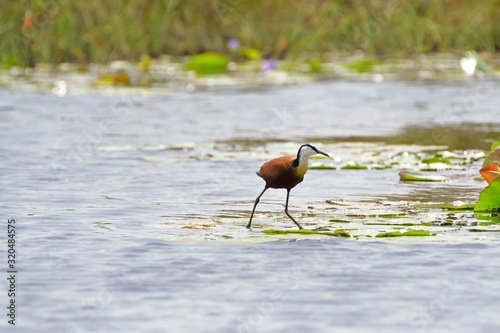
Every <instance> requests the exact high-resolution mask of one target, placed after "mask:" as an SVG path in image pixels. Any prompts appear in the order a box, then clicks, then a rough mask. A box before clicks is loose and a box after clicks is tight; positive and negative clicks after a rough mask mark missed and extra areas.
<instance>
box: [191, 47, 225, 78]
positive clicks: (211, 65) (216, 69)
mask: <svg viewBox="0 0 500 333" xmlns="http://www.w3.org/2000/svg"><path fill="white" fill-rule="evenodd" d="M228 63H229V60H228V59H227V57H226V56H224V55H223V54H220V53H215V52H206V53H201V54H197V55H195V56H193V57H192V58H191V60H190V61H189V62H188V63H187V64H186V70H188V71H194V72H195V73H196V74H198V75H214V74H223V73H225V72H226V71H227V65H228Z"/></svg>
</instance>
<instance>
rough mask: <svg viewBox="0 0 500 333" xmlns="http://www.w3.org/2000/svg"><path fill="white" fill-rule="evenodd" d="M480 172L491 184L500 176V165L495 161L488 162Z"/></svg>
mask: <svg viewBox="0 0 500 333" xmlns="http://www.w3.org/2000/svg"><path fill="white" fill-rule="evenodd" d="M479 173H480V174H481V176H483V178H484V179H485V180H486V181H487V182H488V184H491V183H493V181H495V179H497V178H498V177H499V176H500V167H499V166H498V165H497V164H494V163H492V164H488V165H485V166H484V167H483V168H482V169H481V170H479Z"/></svg>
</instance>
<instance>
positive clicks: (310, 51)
mask: <svg viewBox="0 0 500 333" xmlns="http://www.w3.org/2000/svg"><path fill="white" fill-rule="evenodd" d="M1 7H2V8H1V10H0V43H1V44H0V56H1V61H2V65H3V67H4V68H9V67H12V66H34V65H35V64H36V63H41V62H47V63H60V62H78V63H88V62H95V63H107V62H109V61H113V60H120V59H122V60H131V61H138V60H140V59H141V57H142V56H143V55H145V54H149V55H150V56H152V57H153V58H154V57H157V56H159V55H170V56H174V57H181V56H185V55H192V54H198V53H201V52H207V51H214V52H222V53H228V52H230V51H229V49H228V42H229V41H230V40H231V39H236V40H238V41H239V43H240V44H241V45H242V46H245V47H248V48H252V49H254V50H258V51H260V53H261V56H262V57H264V58H275V59H283V58H286V59H293V60H301V59H311V58H319V59H324V58H325V57H327V56H328V55H329V54H332V53H337V54H352V53H353V52H355V51H356V50H361V51H363V52H365V53H366V54H370V55H373V56H376V57H408V56H412V55H415V54H421V53H434V52H453V53H460V54H463V52H464V51H466V50H475V51H478V52H485V53H490V54H495V53H497V52H498V51H499V50H500V24H498V19H499V18H500V0H469V1H462V0H460V1H457V0H428V1H426V0H417V1H397V0H387V1H382V0H380V1H376V0H374V1H361V0H343V1H325V0H314V1H313V0H311V1H309V0H302V1H289V0H184V1H181V0H161V1H151V0H128V1H125V0H121V1H97V0H89V1H72V0H43V1H42V0H32V1H6V0H4V1H2V6H1Z"/></svg>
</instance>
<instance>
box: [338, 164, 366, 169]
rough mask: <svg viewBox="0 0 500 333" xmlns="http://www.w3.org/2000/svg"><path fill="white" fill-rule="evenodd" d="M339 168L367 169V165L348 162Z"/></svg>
mask: <svg viewBox="0 0 500 333" xmlns="http://www.w3.org/2000/svg"><path fill="white" fill-rule="evenodd" d="M341 169H342V170H366V169H368V167H367V166H366V165H362V164H359V163H349V164H346V165H344V166H343V167H342V168H341Z"/></svg>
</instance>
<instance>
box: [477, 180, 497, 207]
mask: <svg viewBox="0 0 500 333" xmlns="http://www.w3.org/2000/svg"><path fill="white" fill-rule="evenodd" d="M498 210H500V179H497V180H495V181H494V182H492V183H491V184H490V185H488V187H486V188H485V189H484V190H483V191H482V192H481V194H480V195H479V200H478V201H477V203H476V206H474V211H476V212H486V211H498Z"/></svg>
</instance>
